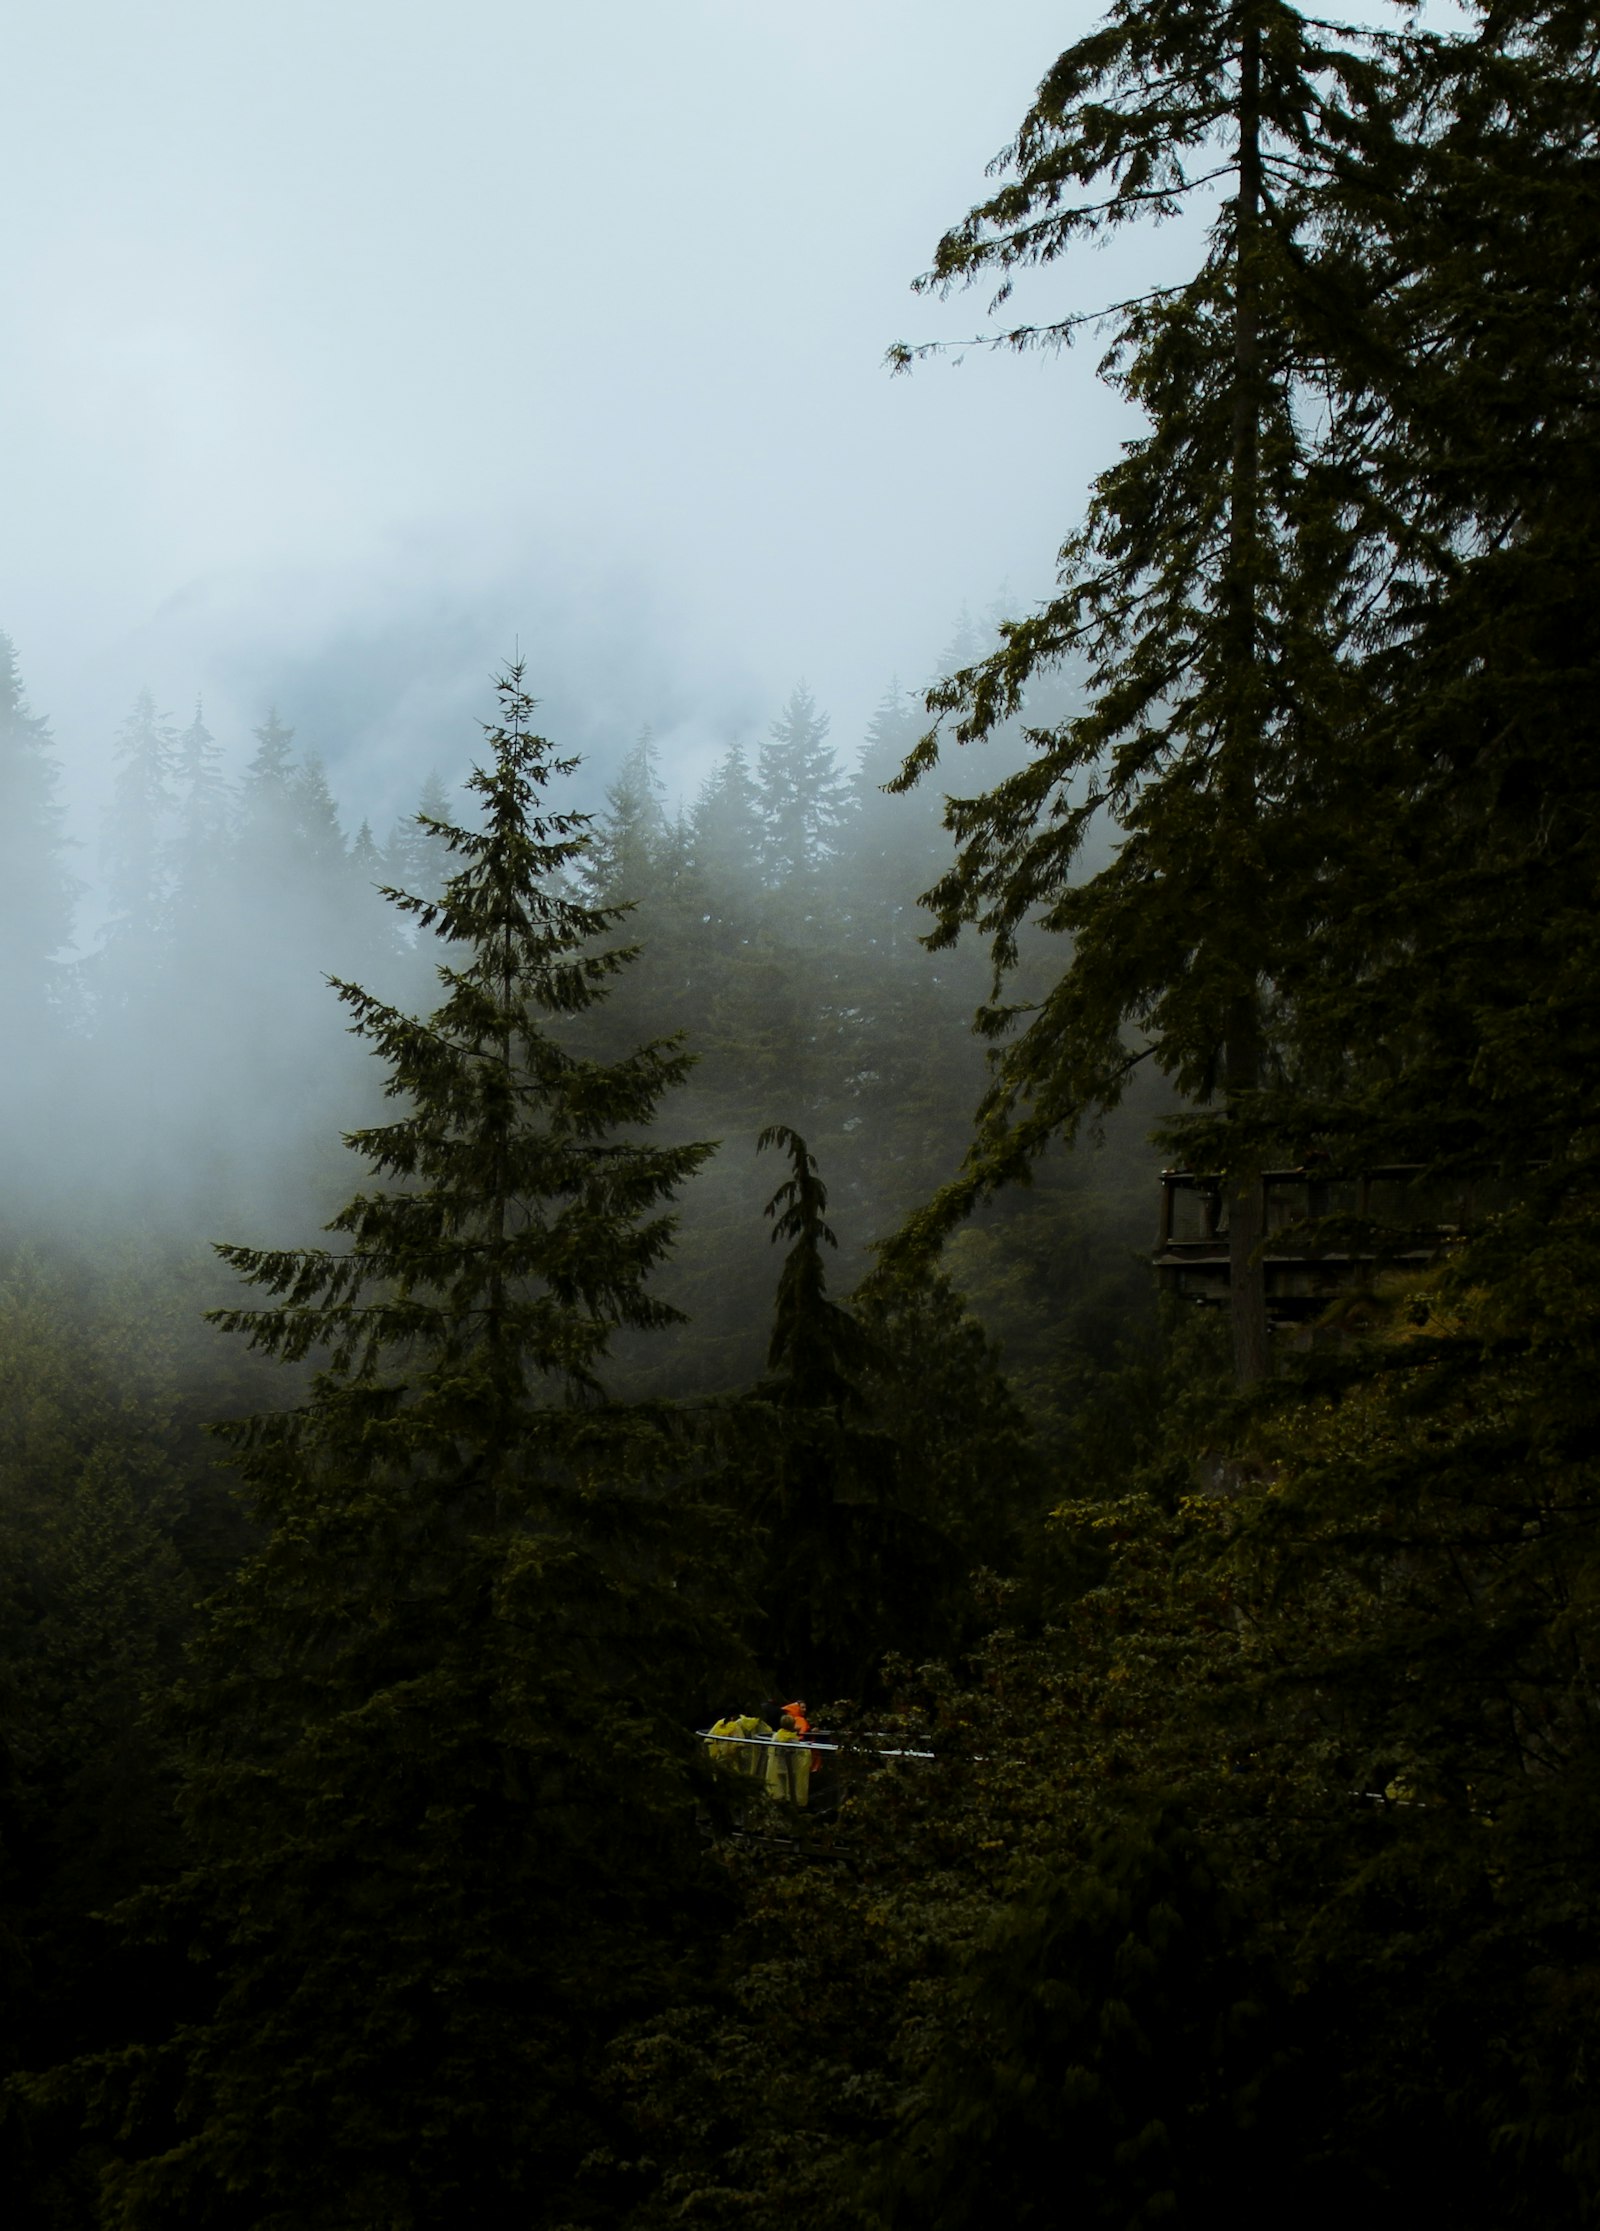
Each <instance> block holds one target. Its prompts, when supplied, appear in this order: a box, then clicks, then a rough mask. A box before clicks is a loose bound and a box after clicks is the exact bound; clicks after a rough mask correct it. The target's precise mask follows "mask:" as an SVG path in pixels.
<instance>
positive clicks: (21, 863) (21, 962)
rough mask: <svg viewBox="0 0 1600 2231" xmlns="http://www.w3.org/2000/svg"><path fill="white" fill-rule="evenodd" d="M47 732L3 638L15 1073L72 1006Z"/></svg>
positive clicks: (1, 977) (2, 916)
mask: <svg viewBox="0 0 1600 2231" xmlns="http://www.w3.org/2000/svg"><path fill="white" fill-rule="evenodd" d="M59 781H60V775H59V772H58V770H57V767H56V764H55V761H54V758H53V756H52V745H51V736H50V726H49V723H48V721H46V720H44V719H43V718H42V717H41V716H40V715H39V714H37V713H31V712H30V711H29V710H28V701H27V698H26V696H25V695H24V693H23V688H22V678H21V675H20V673H19V672H18V667H17V653H16V649H15V646H14V645H13V643H12V641H11V638H10V637H9V636H6V635H0V950H3V952H4V953H5V956H6V961H5V967H4V969H3V970H0V1029H3V1031H4V1035H5V1041H6V1044H7V1045H8V1046H9V1047H10V1048H11V1049H12V1052H11V1065H12V1066H13V1068H15V1067H16V1066H17V1065H18V1064H19V1063H20V1061H21V1060H23V1059H24V1058H25V1057H26V1054H27V1052H28V1050H29V1049H30V1048H33V1047H37V1046H38V1044H39V1035H38V1034H39V1033H40V1032H41V1031H48V1030H50V1029H52V1028H54V1027H55V1026H56V1025H58V1024H59V1023H60V1022H61V1021H62V1020H63V1019H64V1017H65V1012H66V1009H67V1006H68V1004H69V998H68V968H67V963H66V961H65V959H64V957H63V956H64V953H65V949H66V947H67V946H68V944H69V943H70V942H71V938H72V923H73V910H74V907H75V905H76V901H77V893H78V885H77V883H76V882H75V880H74V879H73V877H72V876H70V875H69V874H68V872H67V869H66V861H65V853H66V838H65V836H64V834H63V830H62V819H61V807H60V805H59V803H58V801H57V798H56V789H57V785H58V783H59Z"/></svg>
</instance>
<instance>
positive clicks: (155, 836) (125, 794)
mask: <svg viewBox="0 0 1600 2231" xmlns="http://www.w3.org/2000/svg"><path fill="white" fill-rule="evenodd" d="M176 758H177V738H176V736H175V734H174V733H173V728H172V724H171V722H170V721H169V720H168V719H166V717H165V716H164V715H160V714H158V713H157V711H156V706H155V699H154V698H153V697H152V696H151V694H150V692H149V690H147V689H142V690H141V691H140V692H139V694H138V696H137V698H136V699H135V700H134V704H133V709H132V711H131V712H130V713H129V715H128V717H127V719H126V720H125V721H124V722H123V724H122V729H121V732H120V734H119V735H118V738H117V748H116V772H115V774H114V776H113V778H112V784H111V805H110V810H109V812H108V814H107V817H106V830H105V862H106V895H107V899H108V902H109V907H108V917H107V922H106V928H105V932H104V936H103V938H102V947H101V953H100V956H99V960H98V966H97V970H96V975H97V978H98V988H99V993H100V998H101V1001H102V1002H103V1003H104V1004H106V1005H109V1006H110V1007H112V1008H114V1009H121V1008H125V1007H127V1006H128V1005H129V1003H130V1002H133V1003H138V1002H139V1001H141V1000H143V999H145V998H147V997H148V996H149V994H150V992H151V990H152V988H153V979H154V978H155V977H156V975H157V974H158V972H159V971H160V970H161V964H162V963H163V961H164V960H165V958H166V957H167V954H168V951H169V948H170V939H171V928H172V923H171V866H170V858H171V838H170V833H169V823H170V820H171V815H172V808H173V803H174V797H173V787H172V778H173V773H174V770H175V764H176Z"/></svg>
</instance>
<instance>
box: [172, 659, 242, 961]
mask: <svg viewBox="0 0 1600 2231" xmlns="http://www.w3.org/2000/svg"><path fill="white" fill-rule="evenodd" d="M172 786H173V796H174V803H175V811H176V818H177V827H176V830H175V833H174V836H173V839H172V888H173V899H172V903H173V911H174V918H175V921H176V922H178V923H181V924H184V925H187V926H188V928H189V930H190V934H194V931H195V927H196V924H197V922H207V921H209V918H210V916H211V913H212V909H213V903H214V901H215V897H216V893H217V890H218V887H219V885H220V883H221V881H222V879H223V878H224V876H225V875H226V873H227V867H228V861H227V847H228V836H229V818H230V800H229V795H228V783H227V778H226V776H225V775H224V774H223V772H222V754H221V752H220V751H219V750H218V749H217V744H216V739H215V737H214V736H213V735H212V733H211V731H210V729H209V728H207V726H206V723H205V709H204V707H203V706H202V704H201V702H200V700H199V699H198V698H196V699H195V707H194V718H193V720H191V721H190V723H189V725H188V727H187V728H186V729H185V730H184V731H183V734H182V735H181V736H180V737H179V738H178V739H177V742H176V744H175V745H174V747H173V756H172Z"/></svg>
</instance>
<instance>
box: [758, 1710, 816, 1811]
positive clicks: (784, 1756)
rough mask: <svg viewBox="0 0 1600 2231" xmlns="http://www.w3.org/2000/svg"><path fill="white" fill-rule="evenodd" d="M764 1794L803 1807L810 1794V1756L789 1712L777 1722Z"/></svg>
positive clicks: (768, 1756) (793, 1717) (768, 1759)
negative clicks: (765, 1792)
mask: <svg viewBox="0 0 1600 2231" xmlns="http://www.w3.org/2000/svg"><path fill="white" fill-rule="evenodd" d="M767 1795H768V1796H769V1797H776V1798H777V1799H779V1801H780V1802H783V1803H787V1804H790V1805H803V1804H805V1802H806V1800H807V1798H808V1797H809V1796H810V1795H811V1753H810V1750H809V1749H808V1748H807V1746H806V1743H805V1741H804V1739H803V1737H802V1736H801V1734H800V1730H799V1729H798V1728H797V1727H796V1726H795V1715H794V1714H793V1713H792V1712H785V1713H784V1715H783V1717H782V1719H781V1720H780V1721H779V1723H778V1726H777V1729H776V1731H775V1733H774V1735H773V1738H772V1748H771V1750H770V1751H769V1752H768V1753H767Z"/></svg>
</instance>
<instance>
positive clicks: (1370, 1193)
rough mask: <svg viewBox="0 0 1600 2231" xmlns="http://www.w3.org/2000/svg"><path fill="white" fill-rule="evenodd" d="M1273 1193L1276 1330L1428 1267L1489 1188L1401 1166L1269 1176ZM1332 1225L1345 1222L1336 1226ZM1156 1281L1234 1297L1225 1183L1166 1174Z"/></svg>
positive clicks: (1218, 1302)
mask: <svg viewBox="0 0 1600 2231" xmlns="http://www.w3.org/2000/svg"><path fill="white" fill-rule="evenodd" d="M1261 1183H1262V1189H1263V1192H1264V1194H1265V1203H1264V1206H1265V1211H1266V1235H1267V1236H1266V1245H1265V1248H1264V1250H1263V1253H1262V1258H1261V1259H1262V1267H1263V1270H1264V1271H1265V1274H1266V1291H1267V1314H1268V1316H1269V1317H1270V1318H1271V1319H1272V1321H1273V1322H1274V1323H1276V1324H1299V1323H1304V1322H1305V1321H1306V1320H1307V1319H1309V1318H1312V1317H1316V1316H1320V1315H1321V1313H1322V1312H1323V1310H1325V1309H1326V1308H1327V1307H1328V1305H1329V1303H1330V1302H1333V1301H1336V1300H1338V1299H1339V1298H1340V1296H1342V1295H1346V1294H1349V1293H1351V1292H1352V1291H1360V1290H1361V1289H1362V1288H1364V1287H1366V1286H1369V1285H1370V1284H1371V1282H1372V1279H1373V1277H1374V1276H1375V1275H1376V1273H1377V1272H1378V1271H1379V1270H1381V1269H1417V1270H1420V1269H1425V1268H1426V1267H1427V1265H1428V1264H1429V1263H1432V1262H1436V1261H1437V1260H1438V1259H1439V1257H1440V1255H1441V1254H1442V1253H1443V1252H1444V1251H1445V1249H1446V1248H1448V1247H1449V1246H1450V1245H1451V1244H1452V1242H1453V1241H1455V1240H1457V1239H1459V1238H1460V1237H1461V1235H1462V1234H1463V1233H1464V1232H1465V1231H1466V1230H1467V1229H1468V1228H1469V1227H1470V1226H1471V1224H1472V1223H1473V1222H1474V1221H1475V1220H1476V1218H1477V1217H1478V1216H1479V1215H1480V1214H1481V1213H1482V1211H1483V1208H1484V1205H1485V1203H1484V1197H1483V1196H1484V1191H1485V1189H1484V1188H1483V1186H1481V1185H1475V1184H1473V1183H1471V1182H1469V1181H1466V1180H1458V1179H1445V1180H1440V1179H1437V1178H1432V1177H1429V1176H1428V1174H1427V1173H1426V1172H1425V1171H1424V1170H1423V1169H1422V1167H1421V1166H1420V1165H1417V1164H1411V1165H1405V1164H1396V1165H1395V1166H1393V1167H1391V1168H1387V1169H1374V1170H1367V1171H1363V1172H1362V1174H1361V1175H1360V1176H1359V1177H1351V1178H1335V1177H1329V1176H1326V1175H1324V1174H1322V1173H1320V1172H1318V1171H1316V1170H1314V1169H1298V1170H1268V1171H1266V1172H1265V1173H1264V1174H1263V1176H1262V1180H1261ZM1331 1219H1337V1220H1338V1222H1337V1223H1336V1224H1331V1225H1330V1221H1329V1220H1331ZM1152 1259H1153V1261H1154V1264H1155V1270H1156V1276H1157V1278H1158V1279H1159V1280H1160V1283H1161V1285H1162V1287H1163V1288H1164V1289H1165V1290H1166V1291H1167V1292H1169V1293H1176V1294H1180V1295H1182V1296H1183V1298H1184V1299H1185V1300H1188V1301H1193V1302H1198V1303H1201V1304H1202V1305H1213V1306H1225V1305H1226V1303H1227V1300H1228V1202H1227V1193H1226V1189H1225V1181H1224V1180H1223V1179H1222V1178H1220V1177H1215V1176H1208V1175H1205V1174H1204V1173H1202V1172H1199V1171H1195V1170H1165V1171H1163V1172H1162V1177H1161V1230H1160V1236H1159V1238H1158V1240H1157V1243H1156V1249H1155V1254H1154V1257H1153V1258H1152Z"/></svg>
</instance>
